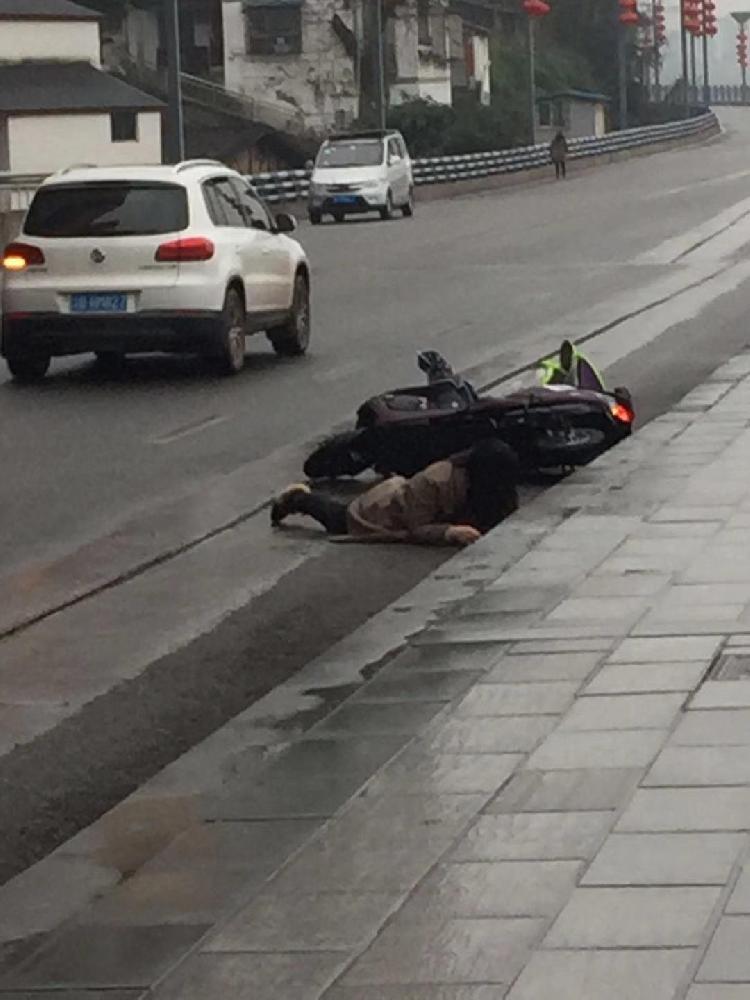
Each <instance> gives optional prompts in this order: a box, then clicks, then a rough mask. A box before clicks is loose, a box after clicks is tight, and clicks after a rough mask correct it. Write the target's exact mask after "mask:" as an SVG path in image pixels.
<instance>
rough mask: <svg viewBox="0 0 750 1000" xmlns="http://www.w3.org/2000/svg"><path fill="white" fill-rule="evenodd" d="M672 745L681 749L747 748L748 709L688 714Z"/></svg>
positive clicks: (749, 724) (676, 732) (749, 721)
mask: <svg viewBox="0 0 750 1000" xmlns="http://www.w3.org/2000/svg"><path fill="white" fill-rule="evenodd" d="M671 742H672V743H675V744H679V745H682V746H750V709H745V708H736V709H730V710H725V709H717V710H714V711H697V710H696V711H692V712H687V714H686V715H685V718H684V719H681V720H680V724H679V725H678V726H677V729H675V731H674V735H673V736H672V740H671Z"/></svg>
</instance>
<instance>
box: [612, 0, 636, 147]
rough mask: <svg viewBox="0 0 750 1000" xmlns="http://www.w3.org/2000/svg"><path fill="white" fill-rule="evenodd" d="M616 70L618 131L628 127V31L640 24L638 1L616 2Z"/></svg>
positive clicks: (619, 0)
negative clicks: (617, 83) (617, 78)
mask: <svg viewBox="0 0 750 1000" xmlns="http://www.w3.org/2000/svg"><path fill="white" fill-rule="evenodd" d="M617 3H618V7H619V10H620V13H619V15H618V18H617V21H618V25H617V29H618V30H617V68H618V76H619V84H620V86H619V91H620V93H619V100H618V103H619V106H620V113H619V121H618V124H619V126H620V129H626V128H627V127H628V31H629V29H630V28H633V27H635V26H636V25H637V24H638V23H639V22H640V16H639V14H638V0H617Z"/></svg>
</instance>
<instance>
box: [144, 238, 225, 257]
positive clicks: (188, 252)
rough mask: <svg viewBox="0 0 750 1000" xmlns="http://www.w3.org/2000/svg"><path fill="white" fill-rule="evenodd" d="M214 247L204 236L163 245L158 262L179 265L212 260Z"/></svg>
mask: <svg viewBox="0 0 750 1000" xmlns="http://www.w3.org/2000/svg"><path fill="white" fill-rule="evenodd" d="M213 255H214V245H213V243H212V242H211V240H207V239H206V238H205V237H204V236H189V237H187V238H186V239H184V240H172V241H171V242H170V243H162V245H161V246H160V247H159V249H158V250H157V251H156V258H155V259H156V260H157V261H159V262H160V263H162V264H177V263H182V262H183V261H191V260H211V258H212V257H213Z"/></svg>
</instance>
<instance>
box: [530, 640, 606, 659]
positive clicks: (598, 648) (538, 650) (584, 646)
mask: <svg viewBox="0 0 750 1000" xmlns="http://www.w3.org/2000/svg"><path fill="white" fill-rule="evenodd" d="M611 647H612V639H611V638H609V637H606V636H581V635H569V636H566V637H565V638H564V639H543V638H537V639H522V640H520V641H519V642H515V643H513V647H512V649H511V650H510V652H511V654H518V655H523V656H529V655H531V654H534V655H537V654H541V655H543V656H547V655H549V654H551V653H555V654H557V653H595V652H596V653H599V652H600V653H604V652H606V651H607V650H609V649H611Z"/></svg>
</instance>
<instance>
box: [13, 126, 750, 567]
mask: <svg viewBox="0 0 750 1000" xmlns="http://www.w3.org/2000/svg"><path fill="white" fill-rule="evenodd" d="M727 120H728V121H729V122H730V125H731V127H732V129H734V130H735V134H734V135H732V136H730V137H728V138H726V139H724V140H722V141H719V142H716V143H714V144H712V145H709V146H706V147H700V148H698V149H689V150H685V151H680V152H673V153H668V154H662V155H659V156H657V157H646V158H643V159H635V160H632V161H628V162H624V163H619V164H616V165H612V166H609V167H607V168H604V169H599V170H593V171H588V172H586V173H582V174H580V175H579V176H576V170H575V166H573V167H572V168H571V171H570V174H571V176H570V179H569V180H568V181H567V182H566V183H565V185H555V184H554V183H550V184H546V185H543V186H535V187H532V188H528V189H517V190H512V191H507V192H499V193H490V194H485V195H482V196H475V197H469V198H462V199H457V200H448V201H439V202H432V203H425V204H424V205H422V206H421V207H420V208H419V211H418V213H417V216H416V218H415V219H414V220H412V221H406V220H397V221H394V222H392V223H388V224H384V223H381V222H379V221H373V222H369V221H368V222H351V223H348V224H345V225H343V226H334V225H330V226H323V227H320V228H318V229H315V230H313V229H309V228H303V230H302V232H301V239H302V242H303V243H304V244H305V246H306V248H307V250H308V252H309V255H310V258H311V261H312V266H313V279H314V304H313V305H314V340H313V345H312V351H311V354H310V356H309V357H308V358H305V359H302V360H294V361H288V360H282V361H280V360H277V359H276V358H275V357H274V356H273V355H272V354H271V353H269V351H268V349H267V344H266V342H265V340H264V339H262V338H261V339H258V340H255V341H252V342H250V346H249V357H248V365H247V370H246V371H245V372H244V374H242V375H241V376H240V377H239V378H237V379H235V380H231V381H222V380H219V379H216V378H214V377H212V376H211V375H210V374H209V373H207V372H206V370H205V368H204V367H203V366H202V365H200V364H198V363H197V362H194V361H192V360H179V359H177V360H176V359H146V360H136V361H132V362H131V363H130V364H129V366H128V369H127V370H126V372H125V374H124V375H123V376H122V377H119V378H115V379H106V378H102V377H101V376H100V375H99V374H98V373H97V372H96V371H95V370H94V368H93V366H92V365H91V363H90V362H89V361H88V360H85V359H72V360H66V361H61V362H58V363H56V364H55V366H54V369H53V374H52V376H51V377H50V378H48V380H47V381H46V382H45V383H44V385H42V386H40V387H33V388H19V387H17V386H14V385H13V384H11V383H10V382H9V381H2V382H0V428H2V433H1V434H0V470H1V478H0V509H2V512H3V517H2V525H1V526H0V565H1V566H2V567H3V569H7V568H9V567H11V566H16V565H19V564H22V563H25V562H27V561H28V560H30V559H32V558H39V557H41V558H44V557H46V556H47V555H49V554H50V553H51V552H52V551H53V550H54V551H60V550H61V549H62V548H65V547H68V546H72V545H73V544H74V543H76V542H78V541H80V540H81V539H83V538H85V537H91V536H96V535H98V534H100V533H102V532H104V531H105V530H107V529H108V528H109V527H111V525H112V524H113V523H116V522H118V521H120V520H121V519H122V518H124V517H125V516H126V515H129V514H132V513H134V512H137V511H138V510H141V509H142V508H143V507H144V506H147V505H149V504H150V503H151V502H153V501H156V500H158V499H159V498H162V497H164V496H165V495H170V494H173V493H179V492H181V491H184V490H186V489H192V488H194V487H196V486H199V485H200V484H201V482H203V481H204V480H207V479H208V478H209V477H211V476H214V475H216V474H221V473H224V472H228V471H230V470H232V469H234V468H235V467H236V466H237V465H238V464H240V463H244V462H249V461H253V460H256V459H260V458H263V457H264V456H267V455H269V454H271V453H272V452H273V451H274V450H275V449H278V448H280V447H282V446H284V445H285V444H287V443H289V442H294V441H301V440H306V439H308V438H309V437H310V436H311V435H313V434H314V433H316V432H318V431H324V430H325V429H327V428H328V427H330V426H331V425H332V424H334V423H337V422H339V421H341V420H344V419H346V418H347V417H349V415H350V414H351V413H352V411H353V409H354V407H355V406H356V404H357V403H358V402H359V401H360V400H361V399H362V398H363V397H365V396H366V395H368V394H370V393H372V392H375V391H378V390H380V389H381V388H382V387H383V386H387V385H389V384H393V383H395V384H399V383H403V382H404V380H406V381H409V380H410V379H411V378H413V377H415V376H417V375H418V373H416V372H415V371H414V355H415V352H416V350H417V349H419V348H422V347H425V346H430V347H434V348H437V349H439V350H441V351H443V352H444V353H445V354H446V355H447V356H448V357H449V358H451V359H452V360H453V361H454V362H455V363H456V364H457V365H459V366H461V367H463V368H466V367H470V366H472V365H475V364H479V363H481V362H483V361H485V360H487V359H492V358H493V356H494V355H499V356H500V357H499V359H498V362H497V365H496V367H498V368H499V369H500V370H502V358H503V355H507V357H508V358H509V359H510V358H513V357H515V356H516V355H520V354H523V351H524V343H525V340H526V339H527V337H528V333H529V331H530V330H533V329H536V328H539V327H541V326H543V325H546V324H551V323H554V322H556V320H557V319H558V318H564V317H565V316H566V315H569V314H570V313H571V312H573V311H575V310H577V309H579V308H580V307H581V305H582V304H583V303H586V304H587V305H589V306H592V305H595V304H596V303H606V302H607V301H608V300H610V299H611V298H612V297H613V296H615V295H618V294H619V295H622V294H623V293H624V294H627V293H629V292H630V291H631V290H634V289H637V288H638V287H639V286H641V285H642V284H643V283H644V281H645V280H647V279H648V280H651V279H653V278H654V277H656V276H657V275H658V274H659V273H661V267H660V266H659V265H654V266H648V267H644V265H643V264H642V263H640V262H639V260H638V258H639V255H640V254H642V253H644V252H646V251H648V250H650V249H651V248H653V247H654V246H656V245H658V244H660V243H661V242H662V241H664V240H666V239H668V238H670V237H672V236H675V235H678V234H680V233H682V232H684V231H686V230H689V229H691V228H693V227H695V226H697V225H699V224H701V223H703V222H704V221H706V220H709V219H711V218H712V217H713V216H714V215H716V213H717V212H720V211H722V210H723V209H726V208H727V207H729V206H731V205H733V204H735V203H736V202H738V201H739V200H741V199H742V198H743V197H745V196H747V193H748V192H750V168H748V166H747V159H746V157H747V140H748V138H750V114H748V113H747V112H745V111H738V112H735V113H734V114H732V113H731V112H728V118H727ZM738 129H739V131H737V130H738ZM665 270H666V269H665ZM4 377H5V376H4V374H3V375H0V379H2V378H4Z"/></svg>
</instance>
